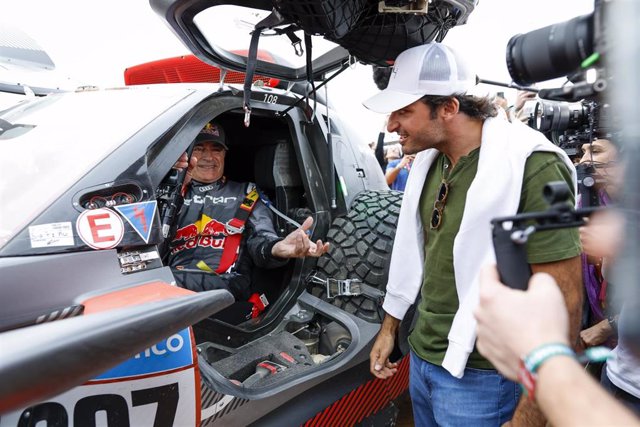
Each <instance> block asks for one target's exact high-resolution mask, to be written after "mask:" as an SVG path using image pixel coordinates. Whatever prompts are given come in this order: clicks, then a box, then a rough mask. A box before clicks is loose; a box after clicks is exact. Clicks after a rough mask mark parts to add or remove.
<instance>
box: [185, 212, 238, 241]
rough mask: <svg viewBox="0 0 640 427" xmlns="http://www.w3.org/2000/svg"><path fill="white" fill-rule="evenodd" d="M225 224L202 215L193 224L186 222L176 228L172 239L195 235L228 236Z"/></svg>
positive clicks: (186, 238) (189, 237)
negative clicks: (186, 223)
mask: <svg viewBox="0 0 640 427" xmlns="http://www.w3.org/2000/svg"><path fill="white" fill-rule="evenodd" d="M228 235H229V232H228V231H227V226H226V225H225V224H224V223H222V222H220V221H218V220H217V219H213V218H209V217H208V216H207V215H204V214H203V215H202V216H201V217H200V219H199V220H198V221H196V222H195V224H188V225H185V226H184V227H182V228H179V229H177V230H176V234H175V237H174V238H173V240H174V241H179V240H183V241H188V240H191V239H195V238H196V237H197V236H225V237H226V236H228Z"/></svg>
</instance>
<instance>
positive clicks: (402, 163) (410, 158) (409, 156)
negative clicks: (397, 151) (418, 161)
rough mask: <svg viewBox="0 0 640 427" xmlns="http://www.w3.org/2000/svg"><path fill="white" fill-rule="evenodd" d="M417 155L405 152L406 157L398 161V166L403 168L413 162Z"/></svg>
mask: <svg viewBox="0 0 640 427" xmlns="http://www.w3.org/2000/svg"><path fill="white" fill-rule="evenodd" d="M415 158H416V156H415V155H414V154H405V155H404V157H403V158H402V160H400V163H398V166H396V167H397V168H398V169H402V168H403V167H405V166H407V165H408V164H409V163H411V162H412V161H413V159H415Z"/></svg>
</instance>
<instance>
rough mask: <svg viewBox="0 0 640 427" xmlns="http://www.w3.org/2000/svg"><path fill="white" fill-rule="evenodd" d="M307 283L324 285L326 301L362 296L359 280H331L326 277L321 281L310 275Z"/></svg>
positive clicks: (319, 278)
mask: <svg viewBox="0 0 640 427" xmlns="http://www.w3.org/2000/svg"><path fill="white" fill-rule="evenodd" d="M309 281H310V282H312V283H317V284H319V285H324V286H325V287H326V289H327V299H330V300H331V299H334V298H335V297H351V296H358V295H362V288H361V284H362V281H361V280H360V279H344V280H339V279H332V278H330V277H327V278H326V279H322V278H321V277H318V276H316V275H315V274H312V275H311V276H309Z"/></svg>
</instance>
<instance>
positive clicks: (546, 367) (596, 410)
mask: <svg viewBox="0 0 640 427" xmlns="http://www.w3.org/2000/svg"><path fill="white" fill-rule="evenodd" d="M562 300H563V296H562V294H561V292H560V291H559V289H558V287H557V286H556V284H555V283H554V280H553V279H552V278H551V277H549V276H547V275H535V276H533V277H532V278H531V280H530V281H529V289H528V290H527V291H524V292H523V291H519V290H514V289H510V288H507V287H506V286H504V285H503V284H502V283H500V281H499V278H498V272H497V270H496V269H495V267H492V268H485V269H484V270H483V271H482V273H481V277H480V304H479V306H478V308H477V309H476V312H475V316H476V319H477V320H478V350H480V353H481V354H482V355H484V356H485V357H486V358H487V359H489V361H491V363H493V364H494V365H495V366H496V367H497V368H498V370H500V372H501V373H502V374H503V375H505V376H506V377H507V378H509V379H511V380H516V378H517V373H518V370H519V369H520V368H519V365H520V360H521V358H522V357H523V356H525V355H527V354H530V353H531V351H532V350H534V349H535V348H539V347H540V346H542V345H544V344H549V343H563V344H566V343H568V329H569V319H568V314H567V313H566V312H565V311H564V310H563V301H562ZM535 398H536V400H537V402H538V403H539V405H540V407H541V408H542V410H543V411H544V413H545V414H546V415H547V417H548V418H549V422H550V423H552V424H553V425H559V426H565V425H576V426H583V425H616V426H617V425H640V423H639V422H638V420H637V419H635V418H634V416H633V415H632V414H631V413H630V412H629V411H628V409H626V408H624V407H623V406H622V405H621V404H620V403H619V402H617V401H616V400H615V399H614V398H613V397H612V396H611V395H610V394H608V393H606V392H605V391H604V390H603V389H602V388H601V387H600V386H599V385H598V384H597V383H596V382H595V381H594V380H593V379H592V378H591V377H590V376H589V374H588V373H586V372H585V371H584V369H582V367H581V366H580V365H579V364H578V363H577V362H576V361H575V360H572V359H571V358H568V357H566V356H555V357H551V358H549V359H547V360H546V361H544V362H543V363H542V365H541V366H540V367H539V369H538V371H537V382H536V387H535Z"/></svg>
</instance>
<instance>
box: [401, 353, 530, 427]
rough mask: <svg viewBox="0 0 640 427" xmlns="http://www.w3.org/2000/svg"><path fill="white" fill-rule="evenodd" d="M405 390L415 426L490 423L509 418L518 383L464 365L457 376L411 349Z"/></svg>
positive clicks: (482, 424)
mask: <svg viewBox="0 0 640 427" xmlns="http://www.w3.org/2000/svg"><path fill="white" fill-rule="evenodd" d="M409 392H410V393H411V402H412V405H413V419H414V422H415V425H416V426H419V427H422V426H455V427H458V426H463V427H468V426H474V427H477V426H487V427H489V426H491V427H499V426H501V425H502V424H503V423H505V422H507V421H509V420H510V419H511V417H512V416H513V412H514V410H515V409H516V405H517V404H518V400H519V399H520V392H521V391H520V386H519V385H518V384H517V383H515V382H513V381H509V380H508V379H506V378H505V377H503V376H502V375H500V374H499V373H498V372H497V371H494V370H488V369H473V368H466V369H465V371H464V376H463V377H462V378H460V379H458V378H456V377H454V376H452V375H451V374H450V373H449V372H448V371H447V370H445V369H444V368H443V367H442V366H438V365H434V364H433V363H429V362H427V361H425V360H423V359H421V358H420V357H418V356H417V355H416V354H415V353H414V352H413V351H412V352H411V367H410V374H409Z"/></svg>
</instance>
